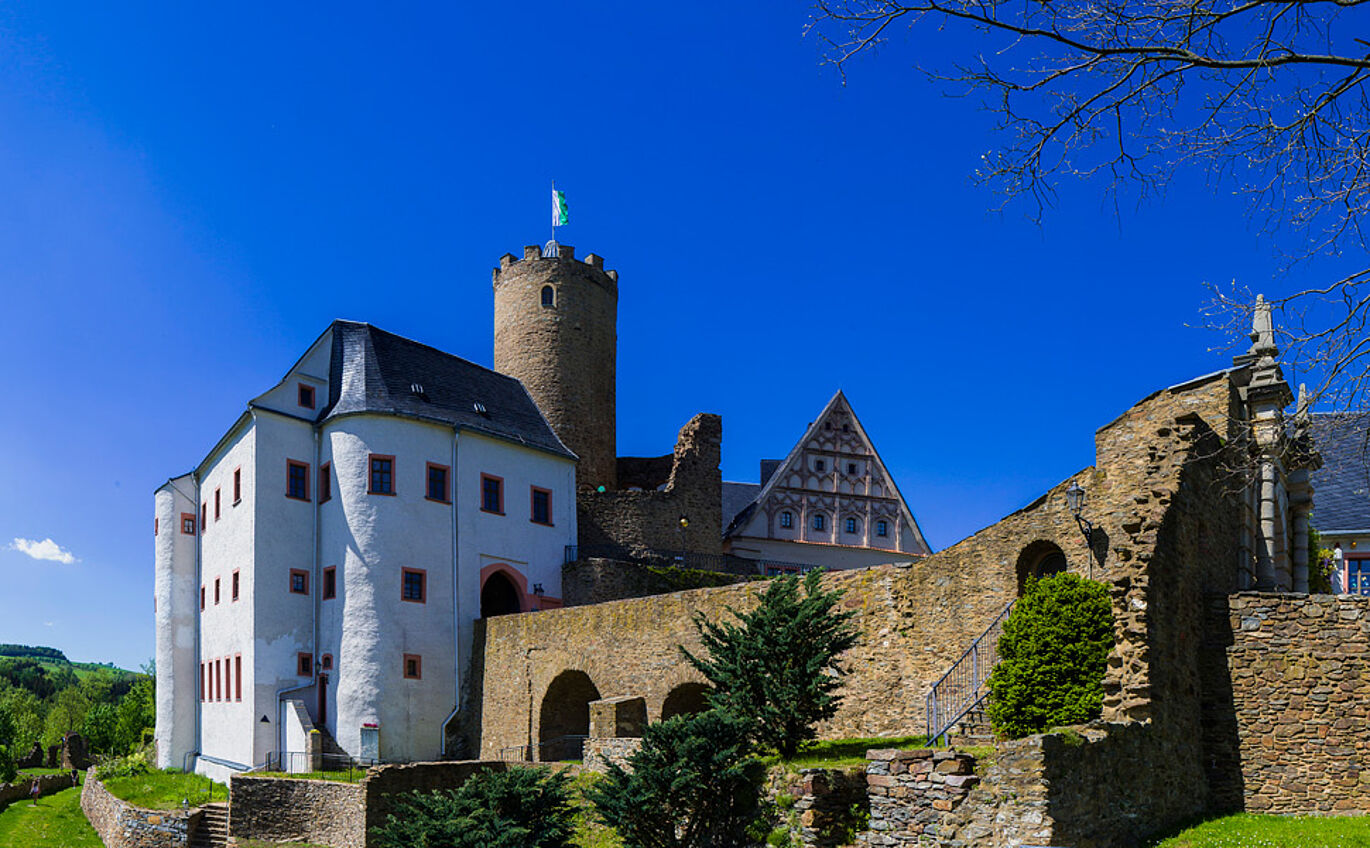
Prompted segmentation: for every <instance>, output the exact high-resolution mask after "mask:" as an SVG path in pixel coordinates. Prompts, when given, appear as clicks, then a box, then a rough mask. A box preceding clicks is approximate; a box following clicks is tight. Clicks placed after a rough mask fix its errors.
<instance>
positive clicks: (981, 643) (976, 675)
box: [927, 601, 1014, 745]
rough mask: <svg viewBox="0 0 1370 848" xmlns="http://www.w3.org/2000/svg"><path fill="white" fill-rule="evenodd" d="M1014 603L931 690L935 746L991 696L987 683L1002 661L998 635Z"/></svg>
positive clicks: (929, 704)
mask: <svg viewBox="0 0 1370 848" xmlns="http://www.w3.org/2000/svg"><path fill="white" fill-rule="evenodd" d="M1013 604H1014V601H1009V602H1008V604H1007V605H1006V606H1005V607H1004V609H1003V610H1002V611H1001V612H1000V613H999V615H997V616H995V618H994V620H993V621H991V622H990V624H989V626H988V627H986V628H985V630H984V632H983V633H981V634H980V635H979V636H977V637H975V640H974V641H973V642H971V643H970V647H969V648H967V649H966V652H965V653H964V654H962V655H961V657H960V658H959V659H958V660H956V662H954V663H952V665H951V667H950V668H948V669H947V671H946V673H945V674H943V675H942V676H941V677H940V678H938V680H937V682H936V683H934V684H933V685H932V689H930V690H929V691H928V700H927V715H928V743H929V744H932V745H936V744H939V743H941V742H943V741H945V738H946V735H947V731H949V730H951V728H953V727H954V726H956V723H957V722H958V721H960V720H961V719H962V718H964V717H965V716H966V714H967V713H969V712H970V711H971V710H973V709H975V708H976V707H978V706H980V705H981V704H982V703H984V701H985V698H986V697H987V696H988V695H989V692H988V690H986V689H985V686H984V684H985V681H986V680H988V679H989V675H990V672H991V671H993V670H994V666H996V665H997V664H998V663H999V634H1000V633H1002V632H1003V629H1004V621H1005V620H1007V619H1008V616H1009V613H1010V612H1012V611H1013Z"/></svg>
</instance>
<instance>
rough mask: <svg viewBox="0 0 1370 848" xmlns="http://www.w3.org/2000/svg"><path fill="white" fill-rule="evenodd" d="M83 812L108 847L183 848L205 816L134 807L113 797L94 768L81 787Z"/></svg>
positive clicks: (87, 773)
mask: <svg viewBox="0 0 1370 848" xmlns="http://www.w3.org/2000/svg"><path fill="white" fill-rule="evenodd" d="M68 783H70V779H68ZM81 811H82V812H83V813H85V814H86V819H87V820H88V821H89V822H90V826H91V827H92V828H94V829H95V832H96V833H97V834H99V836H100V841H101V842H103V843H104V844H105V848H184V846H185V845H187V844H188V842H189V840H190V833H191V831H192V830H193V829H194V828H195V826H196V824H197V823H198V822H199V819H200V816H201V815H202V813H201V812H200V810H199V809H194V810H189V811H183V810H144V809H142V808H141V807H135V806H133V805H132V804H130V803H128V802H127V801H123V800H121V799H119V798H116V797H115V796H114V795H112V794H110V792H109V790H108V789H106V788H105V785H104V784H103V783H101V782H100V781H99V780H97V779H96V777H95V771H94V770H93V769H92V770H90V771H88V772H86V782H85V784H84V786H82V788H81Z"/></svg>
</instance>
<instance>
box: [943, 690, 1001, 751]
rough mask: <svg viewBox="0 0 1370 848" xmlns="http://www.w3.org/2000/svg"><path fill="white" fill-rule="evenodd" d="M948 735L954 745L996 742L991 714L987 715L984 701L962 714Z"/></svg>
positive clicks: (950, 742)
mask: <svg viewBox="0 0 1370 848" xmlns="http://www.w3.org/2000/svg"><path fill="white" fill-rule="evenodd" d="M947 735H948V736H949V737H950V740H949V744H952V745H989V744H991V743H992V742H994V728H993V727H991V726H990V723H989V716H987V715H985V704H984V701H981V702H980V703H979V704H977V705H976V706H974V707H972V708H971V709H970V711H969V712H967V713H966V714H965V715H963V716H961V719H960V720H959V721H957V722H956V724H955V726H953V727H952V729H951V730H950V731H948V733H947Z"/></svg>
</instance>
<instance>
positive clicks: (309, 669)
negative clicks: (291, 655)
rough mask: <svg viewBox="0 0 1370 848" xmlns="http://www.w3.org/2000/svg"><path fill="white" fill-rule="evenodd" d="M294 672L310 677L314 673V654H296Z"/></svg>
mask: <svg viewBox="0 0 1370 848" xmlns="http://www.w3.org/2000/svg"><path fill="white" fill-rule="evenodd" d="M295 673H296V674H298V675H299V676H300V677H311V676H313V674H314V655H313V654H296V655H295Z"/></svg>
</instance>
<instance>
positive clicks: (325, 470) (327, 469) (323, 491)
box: [319, 462, 333, 503]
mask: <svg viewBox="0 0 1370 848" xmlns="http://www.w3.org/2000/svg"><path fill="white" fill-rule="evenodd" d="M332 497H333V463H331V462H325V463H324V464H322V465H320V466H319V503H323V502H325V501H328V500H331V499H332Z"/></svg>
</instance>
